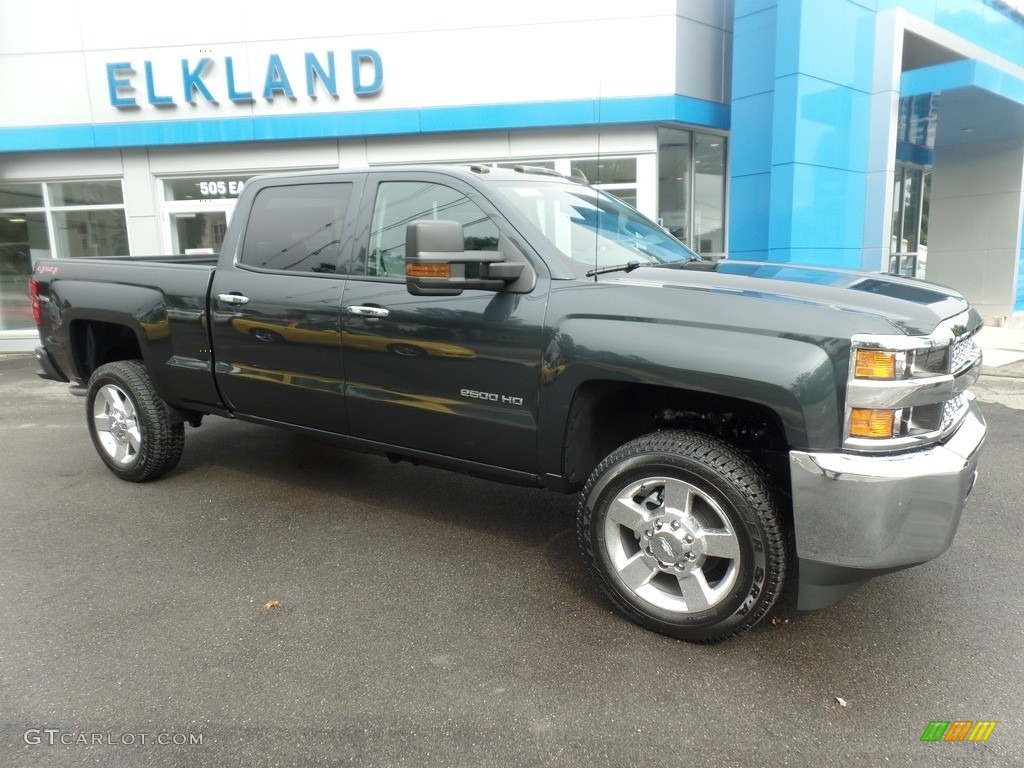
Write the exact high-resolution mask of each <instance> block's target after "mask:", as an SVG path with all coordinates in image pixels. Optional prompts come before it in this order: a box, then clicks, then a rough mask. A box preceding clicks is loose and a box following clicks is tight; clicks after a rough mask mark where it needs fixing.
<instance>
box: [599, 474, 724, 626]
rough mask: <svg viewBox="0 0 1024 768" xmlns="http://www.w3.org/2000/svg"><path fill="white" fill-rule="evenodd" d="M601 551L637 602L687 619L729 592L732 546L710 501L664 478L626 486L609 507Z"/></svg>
mask: <svg viewBox="0 0 1024 768" xmlns="http://www.w3.org/2000/svg"><path fill="white" fill-rule="evenodd" d="M603 538H604V544H605V549H606V552H607V556H608V559H609V561H610V564H611V566H612V568H613V569H614V572H615V575H616V577H617V578H618V580H619V581H620V582H621V583H622V585H623V586H624V587H626V588H627V589H628V590H630V591H631V592H633V594H635V595H636V596H637V597H638V598H639V599H641V600H643V601H646V602H647V603H650V604H651V605H654V606H657V607H658V608H661V609H662V610H666V611H672V612H674V613H680V614H683V613H685V614H693V613H699V612H701V611H706V610H708V609H711V608H714V607H715V606H716V605H718V604H719V603H721V602H722V601H723V600H724V599H725V598H726V597H727V596H728V595H729V594H730V592H731V590H732V589H733V587H734V586H735V585H736V580H737V578H738V575H739V572H740V557H741V552H740V542H739V539H738V537H737V535H736V531H735V529H734V528H733V524H732V522H731V521H730V519H729V517H728V516H727V515H726V514H725V512H723V511H722V508H721V506H720V505H719V504H718V502H717V501H715V499H713V498H711V497H710V496H708V495H707V494H706V493H704V492H703V491H701V490H700V489H699V488H697V487H696V486H693V485H691V484H690V483H687V482H685V481H683V480H679V479H676V478H672V477H648V478H645V479H644V480H643V481H641V482H635V483H632V484H630V485H628V486H626V487H625V488H624V489H623V490H622V492H621V493H619V494H618V496H617V497H616V498H615V499H614V501H612V502H611V503H610V504H609V507H608V514H607V515H606V517H605V520H604V537H603Z"/></svg>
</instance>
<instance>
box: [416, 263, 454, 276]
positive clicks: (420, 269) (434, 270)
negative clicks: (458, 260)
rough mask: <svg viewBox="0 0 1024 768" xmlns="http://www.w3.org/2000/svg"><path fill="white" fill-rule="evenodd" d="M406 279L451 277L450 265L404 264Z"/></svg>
mask: <svg viewBox="0 0 1024 768" xmlns="http://www.w3.org/2000/svg"><path fill="white" fill-rule="evenodd" d="M405 274H406V277H451V276H452V265H451V264H406V265H405Z"/></svg>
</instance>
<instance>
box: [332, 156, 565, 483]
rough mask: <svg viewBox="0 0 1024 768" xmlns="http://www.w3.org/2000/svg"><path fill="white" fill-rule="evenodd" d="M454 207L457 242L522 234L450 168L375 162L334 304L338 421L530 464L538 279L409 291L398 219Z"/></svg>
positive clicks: (393, 441) (471, 456) (456, 453)
mask: <svg viewBox="0 0 1024 768" xmlns="http://www.w3.org/2000/svg"><path fill="white" fill-rule="evenodd" d="M417 219H454V220H456V221H459V222H460V223H461V224H462V225H463V227H464V234H465V239H466V248H467V250H497V249H498V241H499V237H500V236H501V235H505V236H506V237H512V238H514V239H516V240H517V243H518V244H519V245H520V248H521V249H525V247H526V246H525V244H523V242H522V239H521V238H519V237H518V235H517V234H516V233H515V232H514V231H512V230H511V228H510V227H509V225H508V223H507V222H506V221H505V220H504V219H503V217H502V216H501V215H500V213H499V212H498V211H497V209H496V208H494V207H493V206H492V205H491V204H490V203H489V202H488V201H487V200H486V199H485V198H484V197H483V196H481V195H480V194H479V192H477V191H476V190H474V189H473V188H472V187H471V186H469V185H468V184H465V183H464V182H462V181H461V180H459V179H456V178H453V177H447V176H443V175H439V174H429V173H418V174H416V173H403V174H401V175H399V174H397V173H391V174H389V173H386V172H381V173H374V174H370V175H369V176H368V178H367V183H366V187H365V191H364V194H363V204H362V207H361V210H360V214H359V224H358V234H357V247H356V249H355V251H354V253H353V256H354V259H355V261H354V264H353V269H352V270H351V272H352V275H351V276H350V278H349V279H348V281H347V283H346V286H345V294H344V301H343V314H342V337H343V345H344V352H343V357H344V369H345V378H346V381H347V388H346V400H347V409H348V414H349V429H350V432H351V434H352V435H354V436H356V437H360V438H365V439H368V440H373V441H375V442H381V443H386V444H390V445H395V446H402V447H406V448H412V449H415V450H417V451H424V452H429V453H431V454H440V455H444V456H452V457H457V458H460V459H468V460H472V461H476V462H481V463H485V464H491V465H495V466H501V467H506V468H509V469H517V470H525V471H533V470H535V469H536V450H537V448H536V440H537V411H538V392H539V370H540V368H539V366H540V357H541V338H542V328H543V319H544V309H545V303H546V299H547V286H548V281H547V278H546V272H543V271H542V270H541V269H540V268H539V262H538V260H537V259H535V258H533V257H532V255H531V256H528V258H529V259H530V260H531V262H532V264H533V268H534V269H535V271H536V272H537V281H536V285H535V287H534V289H533V291H532V292H531V293H528V294H513V293H495V292H489V291H474V290H469V291H465V292H464V293H463V294H462V295H460V296H412V295H410V294H409V292H408V291H407V289H406V286H405V277H404V276H405V229H406V225H407V224H408V223H409V222H411V221H415V220H417Z"/></svg>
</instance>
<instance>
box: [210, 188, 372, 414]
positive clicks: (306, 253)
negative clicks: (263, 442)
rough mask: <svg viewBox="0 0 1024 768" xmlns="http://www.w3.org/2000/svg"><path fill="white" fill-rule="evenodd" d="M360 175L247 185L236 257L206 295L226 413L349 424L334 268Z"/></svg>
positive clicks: (347, 248) (347, 245) (345, 246)
mask: <svg viewBox="0 0 1024 768" xmlns="http://www.w3.org/2000/svg"><path fill="white" fill-rule="evenodd" d="M362 182H363V176H362V175H359V174H353V175H337V176H329V177H323V179H322V180H321V179H317V180H316V181H315V182H314V181H311V180H309V179H304V180H297V179H274V180H262V181H260V182H256V183H255V185H253V186H252V188H251V189H248V190H247V192H248V193H250V194H251V193H253V192H254V193H255V198H254V199H253V202H252V205H251V208H250V209H249V217H248V220H247V221H246V223H245V229H244V233H243V235H242V239H241V242H240V243H238V244H237V245H235V248H236V249H237V254H236V256H235V258H234V260H233V263H232V264H231V265H230V266H222V267H221V268H219V269H218V270H217V272H216V273H215V275H214V282H213V289H212V291H211V297H210V304H211V312H212V316H213V324H214V326H213V348H214V352H215V358H216V361H217V364H216V376H217V384H218V386H219V387H220V390H221V394H222V395H223V397H224V400H225V402H226V403H227V404H228V406H229V407H230V409H231V410H232V411H234V412H236V413H239V414H244V415H248V416H255V417H260V418H264V419H270V420H273V421H277V422H282V423H287V424H297V425H300V426H305V427H314V428H317V429H323V430H327V431H330V432H337V433H344V432H345V431H346V428H347V424H346V418H345V398H344V371H343V368H342V345H341V326H340V312H341V297H342V294H343V292H344V287H345V278H346V275H345V273H344V272H343V271H342V270H341V265H343V264H347V263H348V262H349V261H350V260H351V250H352V245H353V242H352V237H351V234H346V233H351V232H352V227H351V218H352V214H353V213H354V212H355V211H356V210H358V201H359V190H360V187H361V186H362ZM241 210H242V209H241V208H240V209H239V213H240V212H241ZM223 261H224V260H222V264H223Z"/></svg>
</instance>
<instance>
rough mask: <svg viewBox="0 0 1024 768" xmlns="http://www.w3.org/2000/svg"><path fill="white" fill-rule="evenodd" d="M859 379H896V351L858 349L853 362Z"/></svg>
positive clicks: (854, 370)
mask: <svg viewBox="0 0 1024 768" xmlns="http://www.w3.org/2000/svg"><path fill="white" fill-rule="evenodd" d="M853 375H854V376H855V377H856V378H858V379H895V378H896V353H895V352H883V351H882V350H878V349H858V350H857V353H856V357H855V358H854V364H853Z"/></svg>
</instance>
